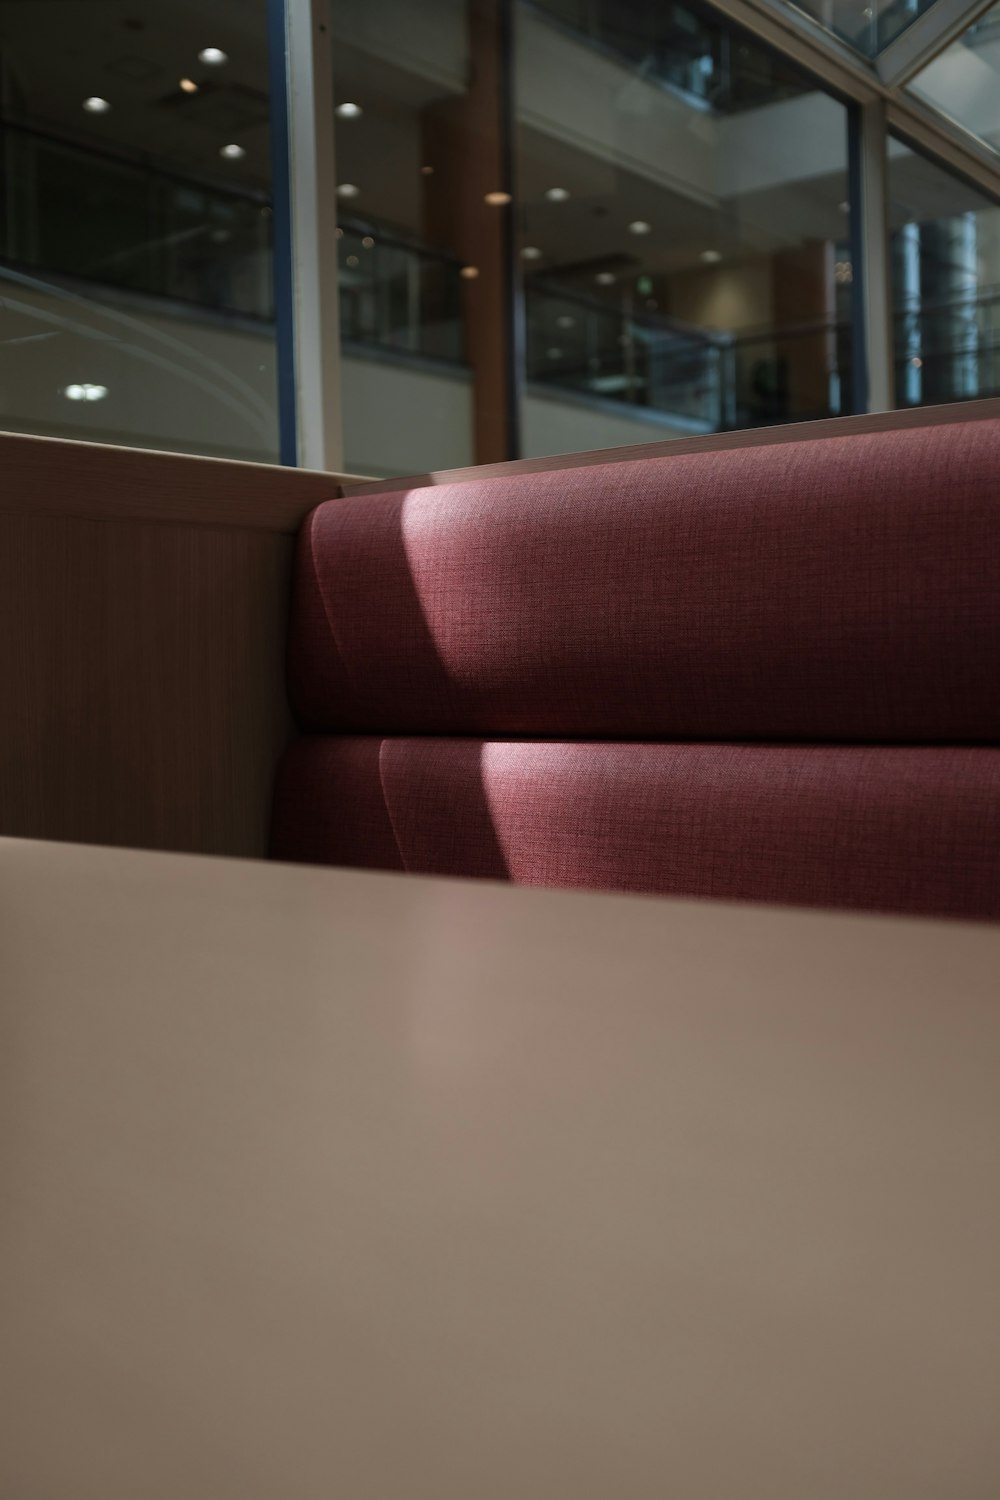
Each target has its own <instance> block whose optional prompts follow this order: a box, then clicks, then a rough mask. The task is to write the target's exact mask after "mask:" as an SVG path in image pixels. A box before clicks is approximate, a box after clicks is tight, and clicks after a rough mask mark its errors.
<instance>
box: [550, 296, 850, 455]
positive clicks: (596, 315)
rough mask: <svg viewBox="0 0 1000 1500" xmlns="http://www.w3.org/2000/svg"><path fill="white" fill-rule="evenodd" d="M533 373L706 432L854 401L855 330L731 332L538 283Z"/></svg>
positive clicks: (828, 412)
mask: <svg viewBox="0 0 1000 1500" xmlns="http://www.w3.org/2000/svg"><path fill="white" fill-rule="evenodd" d="M526 301H527V325H528V338H527V347H528V379H529V380H532V381H535V382H537V383H540V384H545V385H550V386H559V387H562V388H563V389H566V390H572V391H576V392H578V393H580V394H584V395H588V396H592V397H603V398H604V399H610V400H616V401H621V402H624V403H628V404H629V405H631V406H632V407H634V408H643V409H646V410H648V411H651V412H654V413H659V414H660V415H662V416H664V417H674V418H679V419H681V420H682V421H684V422H690V423H692V424H695V425H697V426H700V427H702V428H704V429H705V430H706V431H712V430H719V429H727V428H733V427H753V426H758V425H761V424H764V423H768V422H780V421H797V420H800V419H802V418H806V417H824V416H838V415H840V413H841V412H843V411H850V410H851V409H852V407H851V359H850V347H851V346H850V329H849V327H848V325H846V324H840V323H829V322H822V323H813V324H801V325H796V326H794V327H788V328H768V329H764V330H755V331H753V332H750V333H746V334H740V335H736V336H733V335H731V334H728V333H722V332H709V331H707V330H705V329H699V328H694V327H691V326H690V325H685V324H682V323H678V322H676V321H673V320H671V319H668V318H664V317H660V316H656V315H655V314H651V313H647V312H642V313H641V314H634V313H632V312H631V311H629V309H628V307H627V304H626V305H623V306H621V307H617V306H615V305H614V304H612V303H609V302H607V301H604V300H602V299H600V298H597V297H590V296H587V295H584V294H580V293H577V292H570V291H567V290H565V289H562V288H558V287H555V286H553V285H552V284H546V283H542V282H535V283H534V284H532V285H530V286H529V289H528V295H527V299H526Z"/></svg>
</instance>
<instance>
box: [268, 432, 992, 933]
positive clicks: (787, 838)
mask: <svg viewBox="0 0 1000 1500" xmlns="http://www.w3.org/2000/svg"><path fill="white" fill-rule="evenodd" d="M288 663H289V681H290V693H291V700H292V705H293V708H294V711H295V714H296V717H297V720H298V723H299V726H300V729H301V736H300V738H299V739H298V740H297V742H296V743H295V744H294V745H293V746H292V748H291V750H290V751H289V752H288V754H287V755H286V757H285V759H284V761H283V764H282V766H281V769H280V772H279V776H278V782H277V788H276V796H275V809H274V823H273V846H272V852H273V853H274V855H275V856H277V857H278V858H281V859H289V860H299V861H306V862H316V863H330V864H340V865H359V866H366V867H369V868H378V869H397V870H409V871H419V872H427V873H434V874H449V875H481V876H493V877H498V878H510V879H512V880H515V881H519V882H522V883H527V884H537V885H564V886H585V887H597V888H600V889H605V890H628V891H643V892H653V893H664V894H671V895H688V896H713V897H724V898H729V899H739V898H746V899H751V900H766V901H778V902H794V903H804V904H809V905H822V906H844V907H860V908H867V909H871V910H878V911H895V912H919V913H925V914H939V915H962V916H974V917H993V918H995V917H1000V422H997V421H992V420H987V421H980V422H975V423H966V424H955V425H944V426H932V427H927V428H922V429H917V430H915V431H887V432H881V433H867V434H863V435H855V436H843V437H835V438H834V437H829V438H825V439H823V440H812V441H803V442H790V443H784V444H781V445H774V446H764V447H758V448H752V447H751V448H744V449H740V450H735V451H718V452H711V453H701V454H688V455H682V456H668V457H660V458H649V459H643V460H632V461H628V462H619V463H609V464H606V465H601V466H598V467H586V468H575V469H567V470H562V471H561V470H552V471H548V472H543V473H533V474H508V475H506V476H504V477H502V478H482V479H472V480H467V481H464V482H462V483H454V484H446V485H442V486H439V487H427V488H419V489H413V490H410V491H404V492H400V493H396V494H376V495H359V496H356V497H354V498H347V499H340V500H333V501H330V502H328V503H326V504H322V505H320V506H319V507H318V508H317V509H316V510H314V511H313V513H312V514H311V516H310V517H309V519H308V521H307V522H306V524H305V526H304V528H303V530H302V533H301V536H300V539H299V545H298V553H297V561H296V572H295V579H294V586H293V603H292V616H291V628H290V640H289V657H288Z"/></svg>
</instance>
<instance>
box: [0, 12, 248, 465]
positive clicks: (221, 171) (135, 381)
mask: <svg viewBox="0 0 1000 1500" xmlns="http://www.w3.org/2000/svg"><path fill="white" fill-rule="evenodd" d="M265 23H266V16H265V0H245V3H243V4H242V5H240V6H232V5H225V6H224V5H222V4H220V3H217V0H205V3H201V4H198V5H197V6H196V5H195V4H194V3H193V0H134V3H132V4H130V5H129V6H128V7H127V8H126V7H118V6H108V5H107V4H102V3H100V0H52V3H49V4H38V3H33V0H31V3H25V0H0V147H2V162H3V181H2V193H3V205H2V207H3V212H2V218H0V403H2V404H0V423H2V425H3V426H4V427H5V428H7V429H8V430H15V431H27V432H38V433H49V434H54V435H57V436H63V437H82V438H88V439H92V440H95V441H103V442H121V443H127V444H129V445H132V446H139V447H153V448H172V449H182V450H187V451H192V452H203V453H210V454H218V455H224V456H233V457H239V458H248V459H262V460H274V459H276V457H277V419H276V405H277V402H276V388H275V357H274V323H273V316H274V315H273V296H272V267H271V204H270V146H269V130H268V123H269V106H268V87H267V45H266V31H265Z"/></svg>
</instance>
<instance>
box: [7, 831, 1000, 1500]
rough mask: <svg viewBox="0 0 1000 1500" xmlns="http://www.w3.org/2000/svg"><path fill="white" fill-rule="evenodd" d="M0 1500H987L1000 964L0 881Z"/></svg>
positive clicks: (128, 858)
mask: <svg viewBox="0 0 1000 1500" xmlns="http://www.w3.org/2000/svg"><path fill="white" fill-rule="evenodd" d="M0 1028H2V1029H0V1041H2V1045H0V1067H2V1085H0V1246H2V1248H0V1368H2V1371H3V1376H2V1379H3V1387H2V1389H0V1423H2V1426H3V1431H2V1433H0V1496H2V1497H3V1500H161V1497H162V1500H341V1497H343V1500H376V1497H377V1500H571V1497H572V1500H598V1497H599V1500H674V1497H677V1500H729V1497H739V1500H747V1497H750V1500H995V1497H996V1496H997V1495H998V1494H1000V1316H998V1313H1000V1307H998V1303H1000V1290H998V1289H1000V1210H998V1186H1000V1174H998V1168H1000V928H984V927H976V926H962V925H950V924H943V923H942V924H935V923H917V922H904V921H899V922H897V921H886V920H881V919H874V918H854V917H843V916H825V915H819V914H808V913H789V912H782V911H775V910H764V909H760V908H738V907H726V906H721V905H716V904H710V903H705V904H698V903H685V902H658V901H646V900H638V899H631V898H621V897H599V896H584V895H572V894H564V893H551V892H549V893H540V892H532V891H518V890H513V889H509V888H503V887H498V886H494V885H488V884H479V883H469V884H464V883H459V882H450V881H433V880H422V879H417V878H407V877H401V876H395V875H392V876H381V875H366V874H356V873H344V872H339V871H323V870H305V869H292V868H288V867H277V866H266V865H258V864H251V863H240V862H235V861H233V862H230V861H224V860H211V859H194V858H182V857H177V856H165V855H150V854H136V853H124V852H119V851H110V850H95V849H87V848H79V847H76V848H74V847H68V846H63V845H55V844H40V843H28V842H18V841H13V840H6V841H0Z"/></svg>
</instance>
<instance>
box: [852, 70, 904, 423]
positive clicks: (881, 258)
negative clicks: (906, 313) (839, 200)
mask: <svg viewBox="0 0 1000 1500" xmlns="http://www.w3.org/2000/svg"><path fill="white" fill-rule="evenodd" d="M859 147H860V150H859V162H858V166H859V178H860V181H859V183H858V185H857V189H856V192H855V198H856V201H857V203H858V205H859V207H860V211H861V226H860V227H861V235H860V244H861V294H862V299H863V300H862V317H863V328H864V342H865V369H866V374H867V386H868V393H867V403H866V404H867V409H868V411H891V410H892V409H893V408H894V406H895V404H896V393H895V363H894V359H895V356H894V348H893V321H892V305H893V304H892V267H891V264H890V246H889V194H888V183H887V156H888V153H887V149H886V114H885V104H884V102H883V101H882V100H881V99H873V100H872V101H871V102H870V103H868V104H864V105H861V106H860V124H859Z"/></svg>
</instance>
